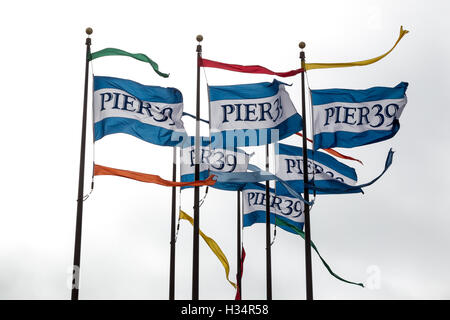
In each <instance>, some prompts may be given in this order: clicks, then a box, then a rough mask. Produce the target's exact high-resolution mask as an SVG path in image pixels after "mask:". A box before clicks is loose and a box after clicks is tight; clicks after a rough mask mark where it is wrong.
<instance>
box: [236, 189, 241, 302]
mask: <svg viewBox="0 0 450 320" xmlns="http://www.w3.org/2000/svg"><path fill="white" fill-rule="evenodd" d="M241 230H242V229H241V192H240V191H239V190H238V191H237V222H236V234H237V237H236V238H237V245H236V248H237V287H238V292H239V295H240V297H241V299H242V283H241V278H242V268H241V259H242V256H241V252H242V246H241V244H242V240H241Z"/></svg>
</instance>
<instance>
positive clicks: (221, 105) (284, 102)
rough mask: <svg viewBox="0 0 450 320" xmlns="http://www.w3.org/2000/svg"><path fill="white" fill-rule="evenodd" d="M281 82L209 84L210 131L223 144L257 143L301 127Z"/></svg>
mask: <svg viewBox="0 0 450 320" xmlns="http://www.w3.org/2000/svg"><path fill="white" fill-rule="evenodd" d="M284 85H285V84H284V83H282V82H279V81H277V80H273V82H272V83H270V82H261V83H252V84H240V85H230V86H209V87H208V89H209V101H210V103H209V107H210V130H211V136H212V137H213V143H214V144H215V145H216V146H219V145H221V146H223V147H242V146H258V145H264V144H269V143H273V142H276V141H278V140H282V139H284V138H287V137H288V136H290V135H292V134H294V133H296V132H299V131H300V130H302V117H301V116H300V115H299V114H298V113H297V110H296V109H295V107H294V104H293V103H292V101H291V99H290V97H289V94H288V93H287V92H286V90H285V88H284Z"/></svg>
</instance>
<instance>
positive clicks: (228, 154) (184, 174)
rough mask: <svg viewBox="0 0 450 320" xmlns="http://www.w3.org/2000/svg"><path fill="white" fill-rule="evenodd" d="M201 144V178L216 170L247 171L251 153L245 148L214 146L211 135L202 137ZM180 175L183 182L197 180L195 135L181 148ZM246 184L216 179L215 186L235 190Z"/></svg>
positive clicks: (225, 171)
mask: <svg viewBox="0 0 450 320" xmlns="http://www.w3.org/2000/svg"><path fill="white" fill-rule="evenodd" d="M200 144H201V147H200V159H201V161H200V180H204V179H206V178H208V177H209V175H210V174H214V173H215V172H223V173H231V172H247V168H248V163H249V159H250V155H249V154H247V153H246V152H244V151H243V150H240V149H237V148H228V149H222V148H213V144H210V141H209V137H200ZM180 175H181V182H192V181H195V137H189V138H188V139H187V140H186V141H185V142H184V144H183V146H182V148H180ZM244 185H245V183H237V182H236V183H235V182H221V181H216V183H215V184H214V188H216V189H222V190H230V191H233V190H240V189H241V188H242V187H243V186H244ZM186 188H188V187H186ZM182 189H184V188H182Z"/></svg>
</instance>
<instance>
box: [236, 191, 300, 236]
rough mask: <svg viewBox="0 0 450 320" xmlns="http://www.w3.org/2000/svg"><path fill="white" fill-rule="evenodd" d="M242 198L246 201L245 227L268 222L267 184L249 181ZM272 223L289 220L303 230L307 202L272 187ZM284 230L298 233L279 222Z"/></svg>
mask: <svg viewBox="0 0 450 320" xmlns="http://www.w3.org/2000/svg"><path fill="white" fill-rule="evenodd" d="M242 199H243V202H244V209H243V210H244V213H243V217H244V227H249V226H251V225H253V224H254V223H265V222H266V186H265V185H262V184H260V183H249V184H247V185H246V186H245V187H244V190H243V191H242ZM269 205H270V223H271V224H275V217H276V218H277V220H283V221H287V222H288V223H289V224H290V225H293V226H295V227H297V228H298V229H299V230H303V224H304V221H305V218H304V214H303V212H304V210H305V204H304V203H303V202H302V201H300V200H299V199H297V198H293V197H292V196H290V195H288V194H283V193H279V192H278V190H277V192H276V193H275V192H274V190H273V189H272V188H271V189H270V199H269ZM277 225H279V226H280V227H281V228H283V229H284V230H286V231H288V232H292V233H295V234H297V232H295V231H294V230H292V229H291V228H289V226H288V225H285V224H277Z"/></svg>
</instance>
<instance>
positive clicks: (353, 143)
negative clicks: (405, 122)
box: [314, 119, 400, 150]
mask: <svg viewBox="0 0 450 320" xmlns="http://www.w3.org/2000/svg"><path fill="white" fill-rule="evenodd" d="M398 130H400V122H399V121H398V119H394V120H393V124H392V129H391V130H367V131H363V132H349V131H335V132H322V133H318V134H316V135H314V149H315V150H317V149H320V148H334V147H342V148H353V147H358V146H365V145H368V144H372V143H376V142H380V141H384V140H387V139H390V138H392V137H393V136H395V135H396V134H397V132H398Z"/></svg>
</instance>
